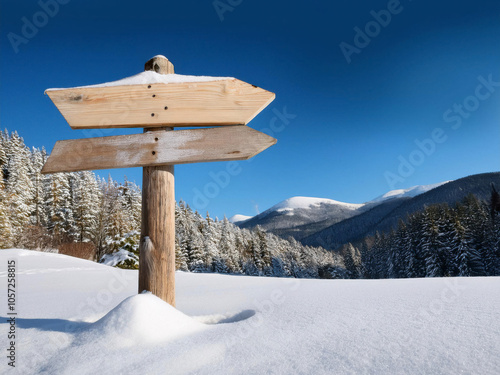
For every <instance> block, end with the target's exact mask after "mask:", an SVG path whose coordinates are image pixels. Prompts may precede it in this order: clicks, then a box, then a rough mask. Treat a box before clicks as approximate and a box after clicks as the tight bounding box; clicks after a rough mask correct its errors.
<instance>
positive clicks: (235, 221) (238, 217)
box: [227, 214, 253, 224]
mask: <svg viewBox="0 0 500 375" xmlns="http://www.w3.org/2000/svg"><path fill="white" fill-rule="evenodd" d="M252 217H253V216H247V215H240V214H236V215H233V216H231V217H230V218H229V219H227V220H228V221H229V222H230V223H233V224H238V223H240V224H241V223H243V222H244V221H247V220H250V219H251V218H252Z"/></svg>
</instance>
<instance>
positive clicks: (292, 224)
mask: <svg viewBox="0 0 500 375" xmlns="http://www.w3.org/2000/svg"><path fill="white" fill-rule="evenodd" d="M442 184H444V182H442V183H439V184H433V185H418V186H414V187H411V188H409V189H398V190H392V191H389V192H387V193H385V194H384V195H381V196H380V197H378V198H375V199H374V200H372V201H369V202H366V203H363V204H352V203H343V202H339V201H335V200H333V199H324V198H310V197H293V198H289V199H286V200H284V201H283V202H280V203H278V204H276V205H274V206H273V207H271V208H270V209H268V210H266V211H264V212H262V213H261V214H259V215H256V216H254V217H248V216H244V215H234V216H233V217H231V219H229V221H231V222H233V223H234V224H236V225H238V226H239V227H241V228H248V229H251V228H254V227H256V226H257V225H260V226H261V227H262V228H264V229H265V230H267V231H269V232H272V233H274V234H277V235H279V236H281V237H283V238H287V237H289V236H292V237H294V238H295V239H297V240H299V241H300V240H302V239H303V238H305V237H307V236H309V235H311V234H313V233H316V232H319V231H321V230H323V229H325V228H328V227H330V226H332V225H334V224H336V223H339V222H341V221H343V220H347V219H349V218H352V217H354V216H356V215H359V214H362V213H363V212H366V211H369V210H371V209H372V208H374V207H376V206H378V205H381V204H383V205H385V204H386V203H387V202H388V201H391V203H390V204H389V206H387V207H392V208H394V203H393V202H392V201H393V200H397V199H401V198H406V197H413V196H415V195H418V194H422V193H424V192H426V191H429V190H431V189H433V188H435V187H436V186H440V185H442ZM387 209H388V208H384V209H382V211H381V212H384V213H386V210H387ZM378 212H379V211H376V213H378ZM379 218H380V217H377V218H372V219H370V222H373V223H374V222H376V220H377V219H379Z"/></svg>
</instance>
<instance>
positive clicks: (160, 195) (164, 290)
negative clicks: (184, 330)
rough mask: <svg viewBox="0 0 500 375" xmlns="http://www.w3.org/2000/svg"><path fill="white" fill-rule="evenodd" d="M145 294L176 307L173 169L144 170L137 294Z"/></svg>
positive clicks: (168, 166)
mask: <svg viewBox="0 0 500 375" xmlns="http://www.w3.org/2000/svg"><path fill="white" fill-rule="evenodd" d="M145 290H147V291H149V292H151V293H153V294H154V295H155V296H157V297H159V298H161V299H162V300H164V301H165V302H167V303H169V304H171V305H172V306H174V307H175V188H174V166H173V165H167V166H161V167H146V168H144V169H143V175H142V222H141V243H140V248H139V293H142V292H143V291H145Z"/></svg>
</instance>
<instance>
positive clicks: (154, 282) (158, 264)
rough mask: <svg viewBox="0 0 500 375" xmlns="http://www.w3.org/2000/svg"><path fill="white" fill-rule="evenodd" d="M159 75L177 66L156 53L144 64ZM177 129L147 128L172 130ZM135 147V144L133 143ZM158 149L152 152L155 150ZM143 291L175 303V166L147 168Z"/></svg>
mask: <svg viewBox="0 0 500 375" xmlns="http://www.w3.org/2000/svg"><path fill="white" fill-rule="evenodd" d="M144 70H152V71H155V72H156V73H159V74H173V73H174V66H173V65H172V63H171V62H170V61H168V60H167V59H166V58H165V57H163V56H155V57H153V58H152V59H151V60H149V61H148V62H146V64H145V66H144ZM170 130H173V128H147V129H144V131H145V132H149V131H156V132H160V131H170ZM131 147H133V145H131ZM154 152H155V151H152V153H154ZM139 253H140V255H139V293H141V292H142V291H144V290H147V291H150V292H151V293H153V294H154V295H156V296H158V297H159V298H161V299H162V300H164V301H165V302H167V303H169V304H170V305H172V306H175V187H174V166H173V165H167V166H158V167H144V168H143V172H142V222H141V242H140V246H139Z"/></svg>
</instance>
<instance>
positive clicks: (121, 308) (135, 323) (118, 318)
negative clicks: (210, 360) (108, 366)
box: [88, 292, 205, 347]
mask: <svg viewBox="0 0 500 375" xmlns="http://www.w3.org/2000/svg"><path fill="white" fill-rule="evenodd" d="M204 327H205V325H204V324H202V323H200V322H198V321H196V320H194V319H192V318H190V317H189V316H187V315H185V314H183V313H182V312H180V311H179V310H177V309H175V308H174V307H173V306H171V305H169V304H168V303H166V302H165V301H163V300H161V299H160V298H158V297H156V296H155V295H153V294H151V293H149V292H144V293H142V294H138V295H135V296H132V297H129V298H127V299H125V300H124V301H123V302H121V303H120V304H119V305H118V306H116V307H115V308H114V309H113V310H111V311H110V312H109V313H107V314H106V315H105V316H104V317H102V318H101V319H100V320H98V321H97V322H95V323H94V324H92V325H91V327H90V328H89V331H88V334H89V335H90V336H91V337H89V338H91V339H98V340H106V341H111V342H113V344H115V345H119V346H121V347H127V346H132V345H137V344H143V345H145V344H156V343H160V342H165V341H169V340H172V339H175V338H179V337H182V336H185V335H188V334H191V333H193V332H196V331H200V330H202V329H203V328H204Z"/></svg>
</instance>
